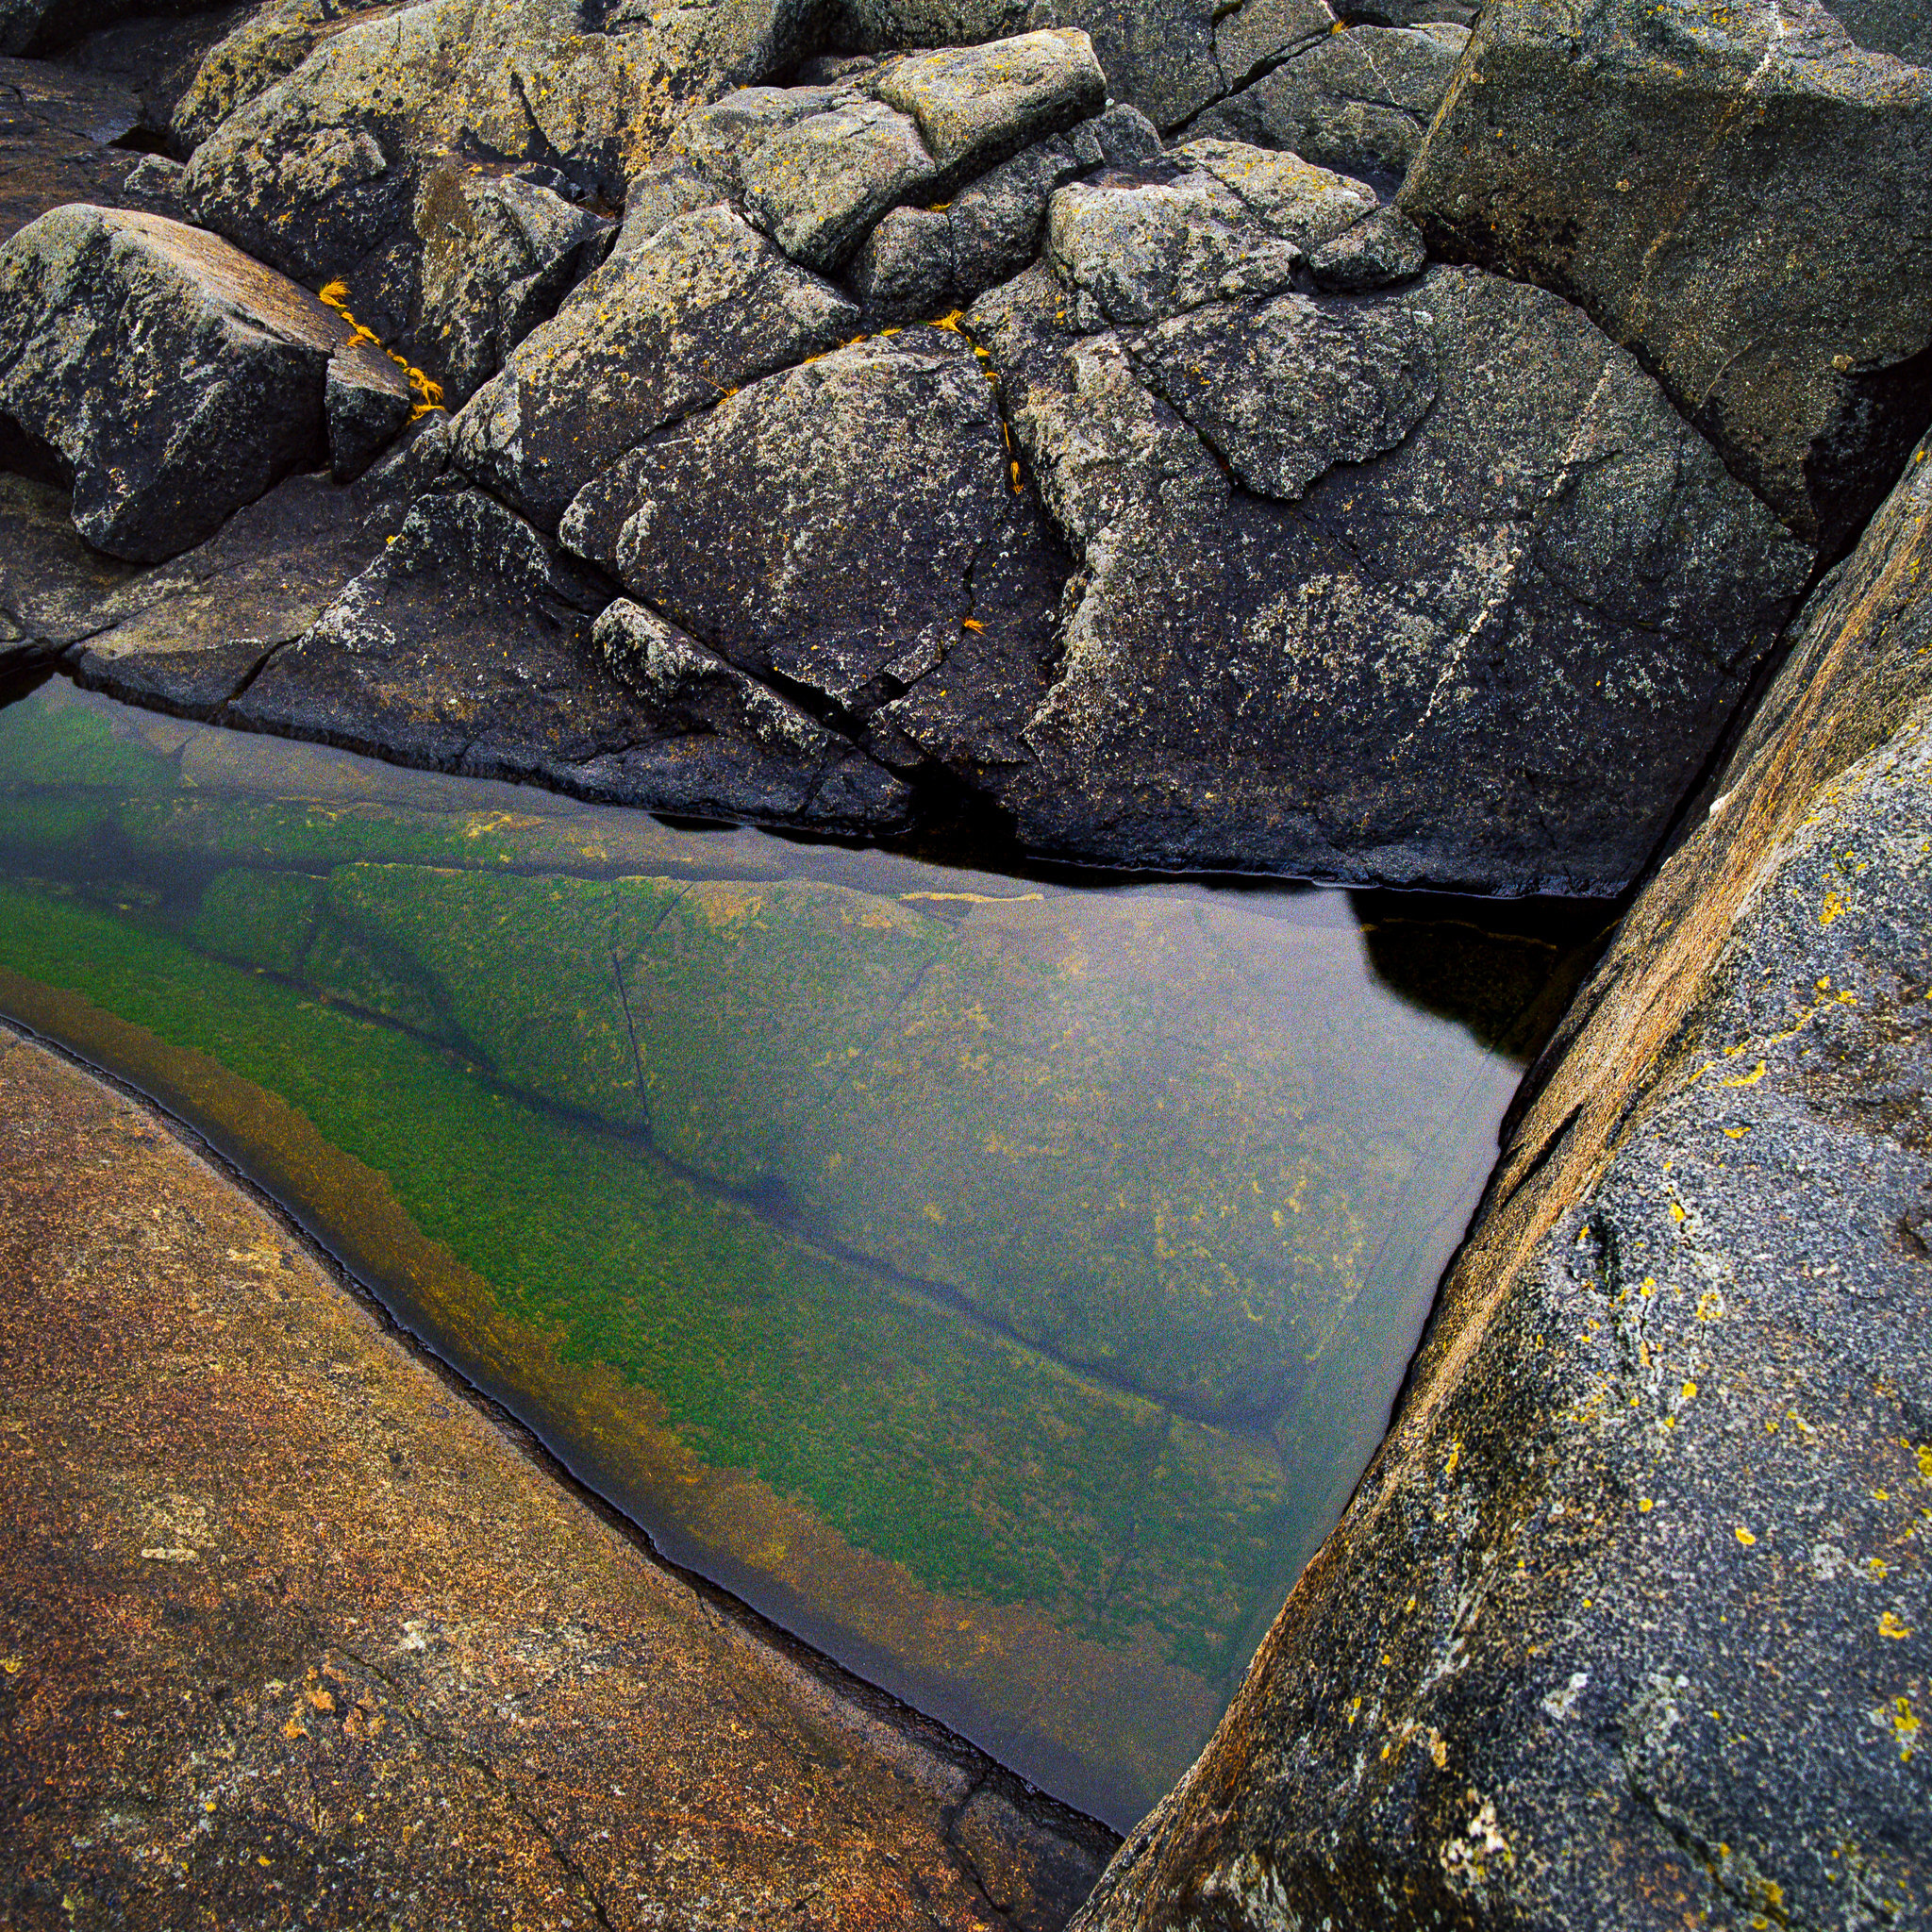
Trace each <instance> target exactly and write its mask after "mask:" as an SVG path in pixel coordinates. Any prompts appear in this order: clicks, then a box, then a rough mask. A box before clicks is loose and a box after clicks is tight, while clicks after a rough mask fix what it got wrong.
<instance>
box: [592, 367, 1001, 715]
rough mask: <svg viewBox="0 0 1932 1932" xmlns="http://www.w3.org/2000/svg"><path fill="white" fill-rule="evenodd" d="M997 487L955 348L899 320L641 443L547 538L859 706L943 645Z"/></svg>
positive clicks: (997, 440) (694, 623)
mask: <svg viewBox="0 0 1932 1932" xmlns="http://www.w3.org/2000/svg"><path fill="white" fill-rule="evenodd" d="M1011 503H1012V489H1011V485H1010V482H1009V473H1008V458H1007V455H1006V449H1005V444H1004V439H1003V434H1002V427H1001V423H1000V417H999V412H998V410H997V409H996V408H994V405H993V400H992V397H991V393H990V391H989V387H988V384H987V382H986V379H985V377H984V376H983V375H981V373H980V370H979V367H978V364H977V361H976V359H975V358H974V355H973V353H972V350H971V348H970V347H969V345H968V344H967V343H966V342H965V341H964V340H962V339H961V338H960V337H959V336H958V335H957V334H954V333H952V332H951V331H948V330H941V329H908V330H907V331H905V332H904V333H902V334H898V335H894V336H891V337H887V338H874V339H872V340H870V341H865V342H861V343H859V344H858V345H857V346H855V347H851V348H846V349H841V350H839V351H837V352H835V353H834V354H832V355H828V356H824V357H822V358H819V359H818V360H817V361H814V362H811V363H808V364H807V365H806V366H804V367H803V368H799V369H793V370H789V371H787V372H785V373H784V374H783V375H775V376H772V377H770V378H768V379H767V380H765V381H763V382H760V383H758V384H755V385H754V386H752V387H751V388H749V389H746V390H744V391H741V393H740V394H738V395H736V396H733V397H731V398H729V399H728V400H727V401H725V402H724V403H722V404H720V405H719V407H718V408H716V409H714V410H711V411H709V412H708V414H706V415H705V416H704V417H702V418H699V419H697V420H696V421H694V422H693V423H692V424H691V425H688V426H686V427H685V428H683V429H682V430H681V431H679V432H677V433H675V434H674V435H672V436H669V437H666V438H664V439H661V440H658V441H652V442H649V443H646V444H645V445H643V446H642V447H641V448H640V449H638V450H636V451H634V452H633V453H632V454H631V455H630V456H629V457H627V458H625V460H624V461H623V462H622V463H620V464H618V465H617V466H615V467H614V468H613V469H612V470H611V471H610V472H609V473H608V474H607V475H605V476H603V477H600V478H599V479H598V480H597V481H596V482H595V483H593V484H592V485H591V487H590V488H589V489H588V490H586V491H585V492H584V495H583V496H582V497H581V498H580V499H579V501H578V503H577V504H576V505H575V506H574V507H573V508H572V511H571V514H570V517H569V519H568V520H567V521H566V524H565V526H564V536H565V540H566V541H568V542H570V543H571V544H572V545H573V546H575V548H577V549H578V550H579V551H580V552H582V553H583V554H584V555H586V556H589V557H591V558H594V559H595V560H596V561H597V562H599V563H601V564H604V565H605V566H606V567H607V568H609V569H611V570H613V571H614V572H615V574H616V575H618V576H619V577H621V578H622V580H623V582H624V584H625V588H626V589H627V590H629V591H631V593H632V594H633V595H634V596H636V597H639V598H640V599H641V600H642V601H643V602H645V603H647V604H650V605H651V606H653V607H654V608H656V609H658V610H660V611H662V612H663V613H664V614H665V615H666V616H668V617H670V618H671V619H672V620H673V621H674V622H675V623H676V624H677V625H679V626H681V627H682V628H683V629H684V630H686V631H688V632H690V633H691V635H692V636H693V637H695V638H697V639H699V640H700V641H702V642H703V643H705V644H706V645H707V646H708V647H709V648H710V649H711V650H714V651H716V652H717V653H718V654H719V655H720V656H721V657H724V658H728V659H729V660H730V661H731V662H733V663H735V664H737V665H739V666H740V667H741V668H742V669H744V670H746V671H749V672H751V673H753V674H754V675H758V676H761V677H762V676H766V675H772V674H774V673H775V674H776V675H779V676H781V677H782V678H784V679H785V680H786V681H787V682H788V683H790V684H792V685H794V686H803V687H804V688H806V689H807V690H808V691H813V692H815V693H818V694H819V695H820V696H821V697H822V698H824V699H825V700H829V701H830V702H831V703H833V704H835V705H837V706H839V707H841V708H843V709H844V710H847V711H850V712H853V713H856V714H858V715H860V716H863V715H864V714H865V713H866V712H869V711H870V710H872V709H873V708H874V707H876V706H877V705H878V704H879V703H881V702H882V701H883V700H884V699H886V698H889V697H895V696H897V695H898V694H899V693H900V692H901V691H904V690H905V689H906V687H908V685H911V684H914V683H916V682H917V681H918V680H919V679H921V678H923V677H924V676H925V675H926V674H927V673H928V672H930V671H932V670H933V669H934V668H935V667H936V666H937V665H939V664H941V663H942V662H943V661H944V660H945V658H946V656H947V653H948V651H949V650H950V649H951V648H952V646H953V645H954V643H955V641H957V640H958V637H959V636H960V632H961V628H962V625H964V624H965V623H966V621H967V620H969V619H973V618H974V589H975V584H974V566H975V563H976V561H978V560H979V559H980V558H981V556H982V553H983V551H984V550H985V549H986V547H987V544H988V540H989V537H990V535H991V533H992V532H994V531H995V530H997V529H998V528H999V527H1000V526H1001V525H1003V524H1004V523H1005V522H1006V520H1007V519H1008V516H1009V515H1010V514H1011V508H1010V506H1011ZM976 621H977V622H980V623H983V622H984V620H976Z"/></svg>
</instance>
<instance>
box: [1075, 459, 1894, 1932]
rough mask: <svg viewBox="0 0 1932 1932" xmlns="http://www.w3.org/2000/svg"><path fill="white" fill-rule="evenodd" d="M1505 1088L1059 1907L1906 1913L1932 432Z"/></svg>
mask: <svg viewBox="0 0 1932 1932" xmlns="http://www.w3.org/2000/svg"><path fill="white" fill-rule="evenodd" d="M1926 454H1927V452H1926V451H1925V450H1924V448H1922V449H1921V451H1920V453H1919V459H1918V460H1916V461H1915V462H1913V463H1912V464H1911V465H1910V466H1909V468H1908V470H1907V475H1906V477H1905V479H1904V480H1903V482H1902V483H1901V484H1900V485H1899V486H1898V488H1897V490H1896V491H1894V493H1893V495H1892V497H1891V499H1890V502H1889V503H1888V504H1887V505H1886V506H1885V508H1883V509H1882V510H1881V512H1880V514H1879V516H1878V518H1877V519H1876V521H1875V522H1874V525H1873V527H1872V529H1871V530H1870V531H1869V532H1868V534H1867V536H1866V538H1865V540H1864V541H1863V543H1862V544H1861V545H1860V547H1859V549H1858V550H1857V553H1856V554H1855V556H1854V557H1853V558H1852V559H1851V560H1850V562H1849V563H1848V564H1847V566H1846V567H1845V569H1844V570H1843V571H1842V572H1841V573H1840V574H1838V575H1836V576H1835V577H1833V578H1831V579H1828V580H1827V581H1826V583H1825V585H1824V587H1823V588H1822V589H1821V590H1820V591H1819V592H1818V594H1817V596H1816V597H1815V598H1814V600H1813V602H1812V603H1811V605H1810V606H1809V607H1808V608H1807V612H1806V615H1805V618H1804V620H1803V623H1802V624H1801V625H1800V626H1799V628H1798V631H1797V634H1796V638H1795V641H1794V646H1793V651H1792V655H1791V658H1790V661H1789V662H1788V664H1787V665H1786V667H1785V670H1784V671H1783V673H1782V674H1781V675H1780V677H1779V679H1778V681H1777V683H1776V685H1775V686H1774V689H1773V691H1772V692H1771V694H1770V697H1769V699H1768V701H1767V703H1766V705H1765V706H1764V708H1763V709H1762V710H1761V711H1760V712H1759V714H1758V716H1757V719H1756V720H1755V721H1754V723H1753V724H1752V726H1751V728H1750V731H1749V732H1748V734H1747V735H1746V737H1745V738H1744V740H1743V741H1742V743H1741V744H1740V747H1739V748H1738V750H1737V752H1736V753H1735V755H1734V756H1733V757H1732V758H1731V759H1730V761H1729V763H1728V766H1727V768H1726V769H1725V770H1724V773H1723V774H1722V775H1721V776H1720V777H1719V778H1718V779H1717V780H1716V781H1715V782H1714V784H1713V785H1712V786H1711V787H1710V789H1709V792H1707V810H1706V813H1705V815H1704V817H1703V818H1702V821H1701V822H1700V823H1698V824H1696V825H1695V827H1694V829H1693V830H1692V831H1691V833H1690V836H1689V837H1688V838H1687V839H1686V840H1685V841H1684V843H1683V844H1682V845H1681V847H1680V848H1679V849H1678V850H1677V851H1676V852H1675V853H1674V855H1673V857H1672V858H1670V859H1669V860H1668V861H1667V862H1666V863H1665V865H1664V866H1663V867H1662V869H1661V871H1660V872H1659V873H1658V874H1657V877H1656V878H1655V879H1654V880H1653V882H1652V883H1651V884H1650V885H1649V886H1648V887H1647V888H1646V890H1645V891H1644V892H1643V894H1642V895H1641V897H1640V898H1639V899H1638V900H1637V902H1636V904H1635V905H1634V907H1633V908H1632V909H1631V911H1630V913H1629V915H1628V917H1627V919H1626V920H1625V922H1624V926H1623V929H1622V931H1621V932H1620V934H1619V936H1618V938H1617V940H1616V941H1615V943H1614V945H1613V947H1612V949H1611V951H1610V953H1609V955H1608V957H1607V958H1606V960H1605V962H1604V964H1603V966H1602V967H1601V969H1600V970H1599V972H1598V973H1597V974H1596V976H1595V978H1594V979H1593V980H1592V981H1591V983H1590V984H1589V985H1588V986H1587V987H1586V988H1585V990H1584V991H1583V993H1582V994H1581V995H1580V997H1579V999H1578V1001H1577V1003H1576V1005H1575V1007H1574V1009H1573V1011H1572V1014H1571V1017H1570V1019H1569V1020H1568V1022H1567V1023H1566V1027H1565V1035H1564V1036H1562V1037H1559V1041H1558V1043H1557V1046H1556V1047H1553V1048H1552V1050H1551V1052H1550V1053H1549V1055H1547V1056H1546V1057H1545V1059H1544V1061H1543V1062H1542V1068H1543V1072H1542V1074H1541V1079H1540V1080H1539V1081H1538V1083H1537V1085H1536V1087H1535V1090H1534V1091H1533V1093H1532V1095H1531V1096H1530V1097H1529V1099H1528V1101H1527V1103H1526V1104H1525V1105H1523V1106H1522V1107H1521V1108H1520V1111H1519V1113H1518V1115H1517V1117H1516V1119H1515V1121H1514V1124H1513V1127H1512V1129H1511V1130H1510V1132H1509V1136H1508V1140H1507V1144H1506V1147H1505V1150H1504V1155H1503V1160H1502V1164H1501V1167H1500V1169H1499V1170H1498V1173H1497V1174H1496V1176H1495V1178H1494V1179H1493V1180H1492V1182H1491V1189H1490V1193H1489V1197H1488V1201H1487V1203H1486V1206H1485V1208H1484V1210H1483V1211H1482V1213H1481V1214H1480V1215H1479V1216H1478V1218H1477V1221H1476V1223H1475V1225H1474V1229H1473V1230H1472V1232H1471V1235H1470V1237H1469V1240H1468V1241H1467V1242H1466V1243H1465V1245H1464V1247H1463V1249H1462V1251H1461V1253H1460V1255H1459V1257H1457V1262H1456V1263H1455V1265H1454V1267H1453V1268H1452V1270H1451V1272H1450V1274H1449V1276H1448V1278H1447V1281H1446V1283H1445V1285H1444V1288H1443V1291H1442V1294H1441V1298H1440V1301H1439V1304H1438V1308H1437V1312H1436V1314H1435V1316H1434V1318H1433V1322H1432V1324H1431V1327H1430V1330H1429V1332H1428V1334H1427V1335H1426V1337H1425V1338H1424V1346H1423V1350H1422V1353H1421V1355H1420V1356H1419V1357H1418V1359H1417V1361H1416V1364H1415V1366H1414V1367H1413V1369H1412V1370H1411V1372H1410V1378H1409V1384H1408V1390H1407V1395H1406V1397H1405V1399H1404V1402H1403V1405H1402V1407H1401V1408H1400V1409H1399V1410H1398V1412H1397V1415H1396V1419H1395V1424H1394V1426H1393V1429H1392V1430H1391V1435H1390V1437H1389V1439H1388V1441H1387V1442H1386V1444H1385V1445H1384V1447H1383V1449H1382V1451H1381V1454H1380V1455H1379V1457H1378V1458H1377V1459H1376V1461H1375V1463H1374V1465H1373V1466H1372V1467H1371V1469H1370V1472H1369V1474H1368V1475H1367V1477H1366V1478H1365V1479H1364V1481H1363V1484H1362V1487H1361V1489H1360V1491H1358V1492H1357V1496H1356V1499H1355V1501H1354V1503H1353V1504H1352V1505H1351V1506H1350V1507H1349V1510H1348V1513H1347V1514H1346V1515H1345V1516H1344V1518H1343V1519H1342V1522H1341V1526H1340V1527H1339V1528H1338V1529H1337V1530H1336V1532H1335V1533H1334V1535H1333V1536H1332V1537H1331V1538H1330V1539H1329V1541H1328V1542H1327V1544H1326V1545H1325V1546H1324V1549H1323V1552H1322V1554H1321V1555H1320V1556H1319V1557H1317V1558H1316V1560H1315V1562H1314V1563H1313V1564H1312V1565H1311V1566H1310V1567H1309V1569H1308V1570H1307V1573H1306V1574H1304V1575H1303V1577H1302V1580H1301V1582H1300V1583H1299V1584H1298V1585H1297V1587H1296V1589H1295V1591H1294V1593H1293V1595H1292V1596H1291V1598H1290V1600H1289V1603H1288V1607H1287V1608H1286V1609H1285V1610H1284V1611H1283V1612H1282V1615H1281V1617H1280V1618H1279V1619H1278V1620H1277V1622H1276V1624H1275V1625H1274V1629H1273V1631H1272V1632H1271V1633H1270V1635H1269V1637H1268V1639H1267V1641H1266V1642H1265V1643H1264V1644H1263V1646H1262V1650H1261V1652H1260V1655H1259V1657H1258V1658H1257V1663H1256V1665H1255V1668H1254V1670H1253V1671H1252V1673H1251V1674H1250V1675H1249V1678H1248V1680H1247V1683H1246V1685H1245V1686H1244V1688H1243V1689H1242V1691H1241V1693H1240V1695H1239V1697H1238V1698H1237V1700H1236V1703H1235V1705H1234V1707H1232V1709H1231V1710H1230V1711H1229V1713H1228V1715H1227V1717H1226V1718H1225V1719H1224V1722H1223V1724H1222V1726H1221V1729H1220V1730H1219V1732H1218V1733H1217V1734H1216V1737H1215V1739H1214V1741H1213V1742H1212V1743H1211V1744H1210V1745H1209V1747H1208V1751H1207V1752H1206V1753H1205V1754H1204V1755H1203V1757H1202V1758H1201V1760H1200V1761H1199V1762H1198V1763H1197V1764H1196V1765H1195V1767H1194V1769H1193V1770H1192V1771H1191V1773H1190V1774H1189V1775H1188V1776H1187V1778H1186V1779H1185V1780H1183V1782H1182V1783H1181V1785H1180V1786H1179V1788H1178V1789H1177V1790H1175V1791H1174V1794H1173V1795H1172V1796H1171V1797H1170V1798H1169V1799H1168V1800H1167V1801H1166V1802H1165V1803H1164V1804H1163V1805H1162V1806H1161V1807H1159V1808H1158V1810H1157V1811H1156V1812H1155V1813H1154V1815H1153V1816H1152V1817H1151V1818H1150V1819H1149V1820H1148V1821H1147V1822H1146V1823H1145V1824H1143V1825H1142V1826H1141V1828H1140V1829H1139V1830H1137V1831H1136V1832H1135V1833H1134V1834H1133V1836H1132V1838H1131V1839H1130V1840H1129V1841H1128V1843H1127V1845H1126V1846H1125V1847H1124V1849H1123V1851H1122V1853H1121V1855H1120V1857H1118V1858H1117V1859H1116V1861H1115V1863H1114V1865H1113V1866H1112V1867H1111V1868H1110V1870H1109V1872H1108V1876H1107V1877H1106V1878H1105V1879H1104V1880H1103V1881H1102V1883H1101V1885H1100V1887H1099V1889H1098V1890H1096V1892H1095V1894H1094V1896H1093V1898H1092V1900H1091V1902H1090V1904H1089V1905H1088V1907H1086V1908H1085V1911H1084V1912H1083V1914H1082V1916H1081V1918H1080V1919H1079V1920H1078V1921H1077V1922H1076V1923H1077V1924H1081V1925H1083V1926H1086V1927H1090V1928H1094V1932H1099V1928H1103V1927H1104V1928H1109V1932H1111V1928H1125V1927H1129V1926H1146V1927H1154V1926H1168V1925H1174V1924H1192V1923H1212V1924H1215V1925H1217V1926H1224V1927H1228V1928H1241V1927H1250V1926H1252V1927H1257V1928H1258V1927H1262V1926H1266V1927H1270V1928H1275V1927H1279V1926H1281V1925H1284V1924H1314V1923H1327V1922H1331V1921H1332V1922H1334V1923H1338V1924H1357V1923H1360V1924H1371V1923H1373V1924H1376V1925H1378V1926H1388V1927H1390V1928H1391V1932H1402V1928H1407V1927H1411V1926H1413V1927H1418V1928H1420V1927H1423V1926H1436V1925H1440V1924H1444V1923H1451V1924H1460V1925H1467V1926H1472V1927H1478V1928H1483V1927H1491V1926H1496V1927H1501V1926H1506V1925H1507V1926H1512V1927H1514V1926H1523V1925H1535V1926H1544V1927H1553V1928H1556V1927H1571V1926H1574V1927H1578V1928H1583V1927H1591V1928H1594V1927H1598V1926H1603V1925H1608V1924H1616V1925H1620V1926H1630V1927H1636V1928H1643V1927H1651V1926H1656V1927H1659V1928H1661V1927H1664V1926H1679V1925H1682V1924H1686V1923H1687V1922H1688V1921H1692V1920H1694V1921H1695V1922H1697V1923H1699V1924H1705V1923H1708V1924H1752V1923H1757V1922H1759V1921H1771V1920H1775V1921H1776V1922H1778V1923H1789V1924H1793V1925H1801V1924H1802V1925H1824V1924H1834V1925H1836V1924H1859V1923H1864V1922H1867V1921H1869V1920H1870V1919H1871V1918H1873V1917H1874V1916H1876V1915H1878V1914H1881V1913H1882V1914H1883V1916H1884V1917H1886V1918H1887V1919H1890V1920H1893V1921H1894V1922H1896V1923H1899V1924H1907V1923H1916V1922H1918V1921H1920V1920H1922V1919H1923V1918H1924V1916H1925V1913H1926V1910H1927V1908H1928V1906H1932V1861H1928V1847H1927V1840H1926V1837H1925V1834H1924V1829H1923V1822H1924V1817H1925V1815H1926V1807H1927V1804H1928V1801H1932V1756H1928V1754H1927V1753H1926V1752H1925V1750H1924V1713H1925V1708H1926V1699H1927V1694H1928V1684H1932V1641H1928V1632H1932V1572H1928V1568H1927V1565H1926V1562H1925V1558H1924V1531H1925V1524H1926V1520H1927V1518H1928V1515H1932V1342H1928V1338H1932V1324H1928V1322H1927V1319H1926V1316H1927V1311H1928V1304H1932V1266H1928V1259H1927V1246H1928V1244H1927V1241H1926V1238H1925V1230H1926V1228H1927V1225H1928V1222H1932V1131H1928V1129H1932V1113H1928V1102H1927V1085H1928V1074H1932V1004H1928V1001H1927V999H1926V989H1927V984H1928V980H1932V915H1928V907H1932V897H1928V893H1927V890H1926V887H1927V881H1926V875H1925V874H1926V853H1927V850H1928V846H1932V822H1928V817H1927V809H1926V801H1927V798H1928V797H1932V677H1928V672H1927V666H1928V665H1932V597H1928V591H1927V586H1928V584H1932V463H1928V462H1927V461H1925V460H1924V458H1925V456H1926Z"/></svg>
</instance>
